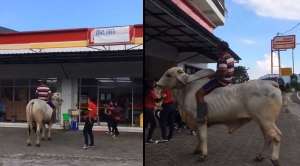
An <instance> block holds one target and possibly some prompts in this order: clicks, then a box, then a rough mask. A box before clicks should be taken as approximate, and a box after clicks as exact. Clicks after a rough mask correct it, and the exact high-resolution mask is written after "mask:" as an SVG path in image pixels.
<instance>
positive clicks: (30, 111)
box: [26, 93, 62, 146]
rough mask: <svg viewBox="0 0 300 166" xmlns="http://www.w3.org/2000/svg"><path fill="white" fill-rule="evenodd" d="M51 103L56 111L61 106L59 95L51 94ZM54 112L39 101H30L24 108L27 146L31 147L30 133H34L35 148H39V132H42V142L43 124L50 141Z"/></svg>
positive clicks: (42, 101)
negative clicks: (46, 126)
mask: <svg viewBox="0 0 300 166" xmlns="http://www.w3.org/2000/svg"><path fill="white" fill-rule="evenodd" d="M51 101H52V103H53V105H54V106H55V109H56V110H58V109H59V108H60V106H61V104H62V99H61V95H60V93H53V95H52V96H51ZM55 116H56V115H55V111H54V110H53V109H52V108H51V107H50V106H49V105H48V104H47V102H45V101H44V100H40V99H32V100H30V101H29V102H28V104H27V106H26V118H27V124H28V138H27V145H28V146H30V145H31V138H30V135H31V132H33V131H35V132H36V136H37V138H36V146H40V132H41V130H42V140H44V138H45V130H46V128H45V124H47V125H48V140H51V127H52V124H53V122H54V118H55ZM33 129H34V130H33Z"/></svg>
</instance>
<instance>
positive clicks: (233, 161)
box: [145, 103, 300, 166]
mask: <svg viewBox="0 0 300 166" xmlns="http://www.w3.org/2000/svg"><path fill="white" fill-rule="evenodd" d="M288 106H289V107H288V108H289V113H285V112H282V113H281V114H280V117H279V121H278V126H279V128H280V129H281V131H282V133H283V137H282V144H281V153H280V163H281V165H282V166H298V165H300V158H299V154H300V105H299V104H296V103H288ZM225 129H226V128H225V127H223V126H213V127H211V128H209V130H208V153H209V154H208V160H207V161H206V162H204V163H200V162H199V161H198V156H197V155H193V154H192V152H193V150H194V148H195V146H196V143H197V142H196V141H197V140H196V137H195V136H191V135H190V134H189V132H188V131H184V132H181V133H176V135H175V138H174V140H172V141H170V142H168V143H164V144H150V145H146V146H145V148H146V149H145V163H146V166H272V164H271V162H270V161H269V160H264V161H263V162H261V163H256V162H254V161H253V159H254V157H255V155H256V153H257V152H258V150H260V149H261V148H262V146H263V137H262V134H261V131H260V130H259V128H258V126H257V125H256V124H255V123H254V122H251V123H249V124H247V125H245V126H243V127H242V128H241V129H239V130H238V131H237V132H236V133H234V134H233V135H229V134H227V130H225ZM159 134H160V132H159V128H157V129H156V138H158V137H159Z"/></svg>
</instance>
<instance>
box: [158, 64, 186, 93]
mask: <svg viewBox="0 0 300 166" xmlns="http://www.w3.org/2000/svg"><path fill="white" fill-rule="evenodd" d="M187 80H188V74H186V73H185V72H184V71H183V69H182V68H180V67H172V68H170V69H168V70H167V71H166V72H165V73H164V74H163V76H162V77H161V78H160V79H159V81H158V82H157V83H156V84H157V85H158V86H161V87H167V88H180V87H182V86H183V85H185V84H186V83H187Z"/></svg>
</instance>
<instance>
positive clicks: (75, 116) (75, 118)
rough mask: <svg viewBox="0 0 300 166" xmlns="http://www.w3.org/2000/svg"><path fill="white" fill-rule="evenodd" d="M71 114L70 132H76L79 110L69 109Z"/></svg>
mask: <svg viewBox="0 0 300 166" xmlns="http://www.w3.org/2000/svg"><path fill="white" fill-rule="evenodd" d="M69 112H70V114H71V130H78V129H79V128H78V119H79V110H77V109H70V110H69Z"/></svg>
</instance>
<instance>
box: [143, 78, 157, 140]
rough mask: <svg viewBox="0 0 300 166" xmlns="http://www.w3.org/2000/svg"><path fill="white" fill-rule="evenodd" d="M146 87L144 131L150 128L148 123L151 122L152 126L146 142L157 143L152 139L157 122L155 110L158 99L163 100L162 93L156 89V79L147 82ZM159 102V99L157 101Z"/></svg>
mask: <svg viewBox="0 0 300 166" xmlns="http://www.w3.org/2000/svg"><path fill="white" fill-rule="evenodd" d="M144 85H145V86H146V88H145V90H146V91H145V92H146V93H145V96H144V97H145V99H144V103H145V105H144V116H145V122H144V131H146V130H147V129H148V125H149V124H150V128H149V131H148V135H147V138H146V143H155V142H156V141H154V140H153V139H152V135H153V132H154V130H155V128H156V122H155V110H156V109H157V108H156V106H157V105H156V101H157V100H161V96H160V94H157V93H156V92H155V90H154V88H155V81H149V82H147V83H146V84H144ZM157 102H159V101H157Z"/></svg>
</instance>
